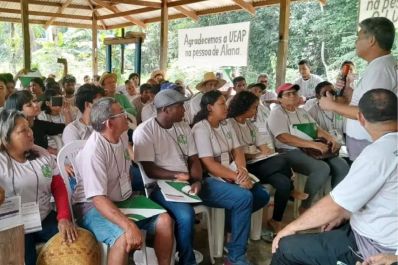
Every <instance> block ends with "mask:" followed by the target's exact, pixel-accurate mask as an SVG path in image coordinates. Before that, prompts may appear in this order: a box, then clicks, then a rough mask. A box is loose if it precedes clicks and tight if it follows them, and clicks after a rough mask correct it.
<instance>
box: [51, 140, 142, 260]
mask: <svg viewBox="0 0 398 265" xmlns="http://www.w3.org/2000/svg"><path fill="white" fill-rule="evenodd" d="M85 144H86V140H76V141H73V142H71V143H68V144H66V145H65V146H64V147H62V148H61V150H59V152H58V156H57V164H58V168H59V171H60V174H61V176H62V178H63V180H64V183H65V186H66V190H67V192H68V199H69V207H70V212H71V214H72V220H73V222H74V221H75V219H74V217H73V210H72V194H73V191H72V189H71V187H70V181H69V176H68V173H67V172H66V170H65V164H66V163H68V162H67V161H69V163H71V164H72V167H73V169H74V172H75V175H77V174H79V172H78V171H77V167H76V163H75V157H76V155H77V154H78V153H79V151H80V150H81V149H82V148H83V147H84V145H85ZM141 233H142V238H143V246H142V250H140V251H142V256H143V263H144V265H147V264H148V263H147V254H146V244H145V239H146V232H145V231H143V230H141ZM100 248H101V265H107V264H108V250H109V247H108V245H107V244H105V243H102V242H100Z"/></svg>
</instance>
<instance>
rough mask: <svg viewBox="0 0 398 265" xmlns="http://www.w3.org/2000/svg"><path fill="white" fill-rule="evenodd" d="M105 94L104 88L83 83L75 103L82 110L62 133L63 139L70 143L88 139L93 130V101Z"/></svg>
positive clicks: (65, 142)
mask: <svg viewBox="0 0 398 265" xmlns="http://www.w3.org/2000/svg"><path fill="white" fill-rule="evenodd" d="M103 96H104V90H103V89H102V88H100V87H97V86H95V85H92V84H85V85H82V86H81V87H80V88H79V89H78V90H77V93H76V96H75V105H76V107H77V108H78V109H79V111H80V115H78V116H79V117H78V118H77V119H76V120H74V121H73V122H71V123H69V124H68V125H67V126H66V127H65V129H64V132H63V133H62V141H63V142H64V144H68V143H70V142H72V141H75V140H87V139H88V137H89V136H90V135H91V133H92V131H93V127H91V122H90V113H91V107H92V105H93V101H94V100H96V99H99V98H100V97H103Z"/></svg>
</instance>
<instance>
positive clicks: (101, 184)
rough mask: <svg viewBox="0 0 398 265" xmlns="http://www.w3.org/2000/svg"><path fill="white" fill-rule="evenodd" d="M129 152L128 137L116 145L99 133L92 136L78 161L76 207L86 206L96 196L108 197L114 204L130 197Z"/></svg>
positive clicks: (125, 134)
mask: <svg viewBox="0 0 398 265" xmlns="http://www.w3.org/2000/svg"><path fill="white" fill-rule="evenodd" d="M127 148H128V139H127V133H124V134H122V135H121V137H120V139H119V142H118V143H116V144H112V143H110V142H108V141H107V140H106V139H105V138H104V136H102V135H101V134H100V133H99V132H97V131H94V132H93V133H92V134H91V135H90V137H89V138H88V139H87V142H86V144H85V145H84V147H83V149H82V150H81V151H80V152H79V153H78V155H77V156H76V160H75V161H76V166H77V172H78V173H77V174H76V179H77V184H76V188H75V192H74V193H73V202H74V203H76V202H86V201H87V200H90V199H91V198H93V197H95V196H107V197H108V198H109V199H110V200H111V201H113V202H118V201H123V200H126V199H128V198H129V197H130V195H131V194H132V188H131V179H130V173H129V170H130V165H131V159H130V157H129V155H128V151H127ZM75 173H76V172H75ZM122 185H123V187H122Z"/></svg>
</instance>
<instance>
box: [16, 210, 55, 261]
mask: <svg viewBox="0 0 398 265" xmlns="http://www.w3.org/2000/svg"><path fill="white" fill-rule="evenodd" d="M41 227H42V228H43V229H42V230H41V231H38V232H34V233H30V234H25V264H26V265H36V259H37V254H36V244H37V243H41V242H47V241H48V240H49V239H50V238H52V237H53V236H54V235H55V234H56V233H58V222H57V214H56V213H55V212H54V211H51V212H50V213H49V214H48V215H47V217H46V218H44V220H43V221H42V222H41ZM10 254H11V253H10Z"/></svg>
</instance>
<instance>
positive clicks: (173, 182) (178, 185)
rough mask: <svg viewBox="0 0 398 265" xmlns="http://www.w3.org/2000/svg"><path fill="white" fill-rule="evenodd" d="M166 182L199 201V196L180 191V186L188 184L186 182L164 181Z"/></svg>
mask: <svg viewBox="0 0 398 265" xmlns="http://www.w3.org/2000/svg"><path fill="white" fill-rule="evenodd" d="M166 183H167V184H169V185H170V186H172V187H173V188H175V189H176V190H178V191H179V192H181V193H184V194H185V195H187V196H189V197H191V198H193V199H195V200H198V201H201V199H200V198H199V196H198V195H194V194H188V193H185V192H183V191H182V188H184V187H185V186H187V185H188V184H187V183H185V182H177V181H166Z"/></svg>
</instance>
